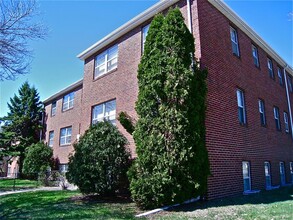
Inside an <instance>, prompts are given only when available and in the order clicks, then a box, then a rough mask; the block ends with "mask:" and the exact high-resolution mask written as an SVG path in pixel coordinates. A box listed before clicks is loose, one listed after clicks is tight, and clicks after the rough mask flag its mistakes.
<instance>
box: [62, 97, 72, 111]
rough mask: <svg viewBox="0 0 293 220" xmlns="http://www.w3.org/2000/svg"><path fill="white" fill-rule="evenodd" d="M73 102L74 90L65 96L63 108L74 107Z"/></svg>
mask: <svg viewBox="0 0 293 220" xmlns="http://www.w3.org/2000/svg"><path fill="white" fill-rule="evenodd" d="M73 103H74V92H71V93H69V94H67V95H65V96H64V97H63V106H62V110H63V111H66V110H68V109H71V108H73Z"/></svg>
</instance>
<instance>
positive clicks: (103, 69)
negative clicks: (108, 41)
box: [94, 44, 118, 79]
mask: <svg viewBox="0 0 293 220" xmlns="http://www.w3.org/2000/svg"><path fill="white" fill-rule="evenodd" d="M117 62H118V45H117V44H116V45H115V46H113V47H111V48H109V49H108V50H106V51H104V52H103V53H101V54H99V55H98V56H96V58H95V77H94V78H95V79H96V78H97V77H99V76H101V75H103V74H105V73H107V72H109V71H111V70H113V69H115V68H117Z"/></svg>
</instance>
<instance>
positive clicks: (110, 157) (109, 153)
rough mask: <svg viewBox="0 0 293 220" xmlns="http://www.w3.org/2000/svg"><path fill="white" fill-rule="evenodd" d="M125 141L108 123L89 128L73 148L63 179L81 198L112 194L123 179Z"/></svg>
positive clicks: (124, 170) (126, 152)
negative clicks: (76, 187)
mask: <svg viewBox="0 0 293 220" xmlns="http://www.w3.org/2000/svg"><path fill="white" fill-rule="evenodd" d="M126 145H127V140H126V138H125V137H124V136H123V135H122V134H121V133H120V132H119V131H118V129H117V128H116V127H115V126H113V125H112V124H110V123H109V122H99V123H97V124H95V125H93V126H92V127H91V128H89V129H88V130H87V131H86V132H85V134H84V135H83V136H82V137H81V138H80V140H79V142H78V143H75V144H74V149H75V153H74V155H71V156H70V158H69V164H68V172H67V173H66V177H67V179H68V181H69V182H71V183H73V184H75V185H77V186H78V187H79V189H80V191H81V192H82V193H84V194H90V193H98V194H100V195H107V194H113V193H115V192H116V190H117V189H118V188H119V184H120V180H121V179H122V178H123V176H125V175H126V171H127V168H128V164H129V159H130V153H129V151H128V150H127V149H126Z"/></svg>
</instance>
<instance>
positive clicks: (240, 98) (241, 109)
mask: <svg viewBox="0 0 293 220" xmlns="http://www.w3.org/2000/svg"><path fill="white" fill-rule="evenodd" d="M236 94H237V104H238V119H239V122H240V123H241V124H246V115H245V114H246V113H245V103H244V93H243V91H242V90H240V89H237V92H236Z"/></svg>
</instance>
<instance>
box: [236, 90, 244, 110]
mask: <svg viewBox="0 0 293 220" xmlns="http://www.w3.org/2000/svg"><path fill="white" fill-rule="evenodd" d="M237 103H238V106H239V107H243V95H242V91H240V90H237Z"/></svg>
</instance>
